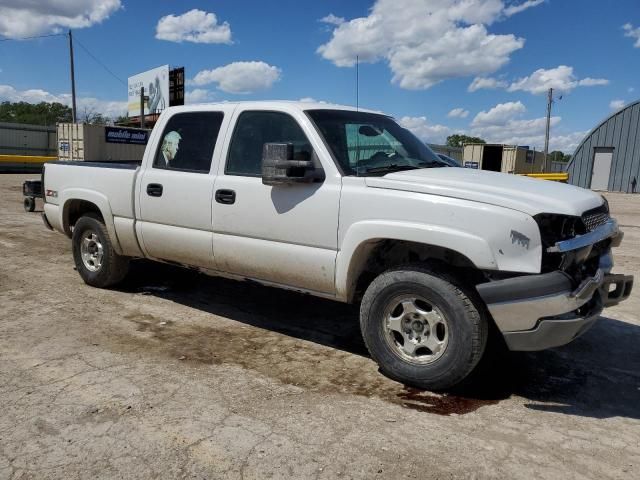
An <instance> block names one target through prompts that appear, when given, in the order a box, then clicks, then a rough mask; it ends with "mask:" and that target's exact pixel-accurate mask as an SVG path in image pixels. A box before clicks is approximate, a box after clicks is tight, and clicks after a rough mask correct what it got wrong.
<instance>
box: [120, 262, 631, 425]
mask: <svg viewBox="0 0 640 480" xmlns="http://www.w3.org/2000/svg"><path fill="white" fill-rule="evenodd" d="M120 289H121V290H122V291H126V292H129V293H139V294H145V295H153V296H157V297H160V298H163V299H166V300H169V301H173V302H176V303H178V304H181V305H185V306H188V307H191V308H193V309H196V310H198V311H201V312H206V313H209V314H213V315H219V316H221V317H225V318H228V319H231V320H234V321H237V322H241V323H243V324H245V325H248V326H252V327H256V328H258V329H262V330H263V331H264V332H265V334H264V335H265V337H266V336H268V335H271V337H272V338H270V339H266V340H263V341H256V342H253V341H251V340H250V339H247V338H246V337H247V334H246V330H243V332H237V333H234V332H230V331H229V329H228V328H226V329H224V330H223V329H220V328H218V327H216V326H215V324H213V325H212V326H206V327H199V328H196V327H193V326H189V327H185V328H184V329H183V330H177V329H176V328H177V327H176V326H175V325H173V326H172V325H168V326H165V327H162V328H160V327H157V326H155V325H154V324H152V323H150V322H148V321H146V320H144V319H142V320H140V321H138V330H139V331H145V332H147V333H150V334H152V335H153V336H154V341H155V343H154V345H158V344H161V345H162V347H161V348H164V350H163V351H164V352H165V353H168V354H170V355H173V356H174V357H177V356H178V355H181V359H182V358H185V359H186V360H190V361H193V362H200V363H214V364H215V363H239V364H240V365H242V366H244V367H246V368H251V369H255V370H258V371H260V372H262V373H265V374H268V375H272V376H276V377H277V378H278V379H279V380H281V381H283V382H288V383H292V384H295V385H299V386H303V387H305V386H306V387H308V388H311V389H316V390H317V389H320V390H322V391H335V392H341V393H351V394H355V395H363V396H377V397H379V398H381V399H383V400H388V401H390V402H392V403H395V404H400V405H402V406H403V407H405V408H410V409H414V410H419V411H424V412H429V413H436V414H441V415H450V414H464V413H469V412H471V411H474V410H476V409H477V408H480V407H482V406H486V405H491V404H495V403H498V402H500V401H501V400H506V399H508V398H510V397H512V396H517V397H521V398H524V399H525V403H524V406H525V408H527V409H532V410H538V411H544V412H553V413H563V414H566V415H576V416H583V417H592V418H608V417H616V416H620V417H628V418H635V419H640V355H638V353H637V352H638V350H637V348H638V347H637V346H638V344H640V326H637V325H633V324H630V323H626V322H622V321H619V320H615V319H612V318H607V317H602V318H601V319H600V320H599V321H598V322H597V324H596V325H595V326H594V327H593V328H592V329H591V330H590V331H588V332H587V333H586V334H584V335H583V336H582V337H581V338H579V339H577V340H576V341H574V342H573V343H571V344H570V345H567V346H565V347H562V348H559V349H554V350H548V351H543V352H533V353H513V352H508V351H506V349H504V348H495V349H492V351H493V352H494V353H493V355H490V356H487V358H485V359H484V360H483V362H482V364H481V365H480V366H479V368H478V369H477V372H475V373H474V375H472V377H471V378H470V379H469V381H467V382H465V384H464V385H463V386H461V387H459V388H457V389H456V390H455V391H452V392H448V393H446V394H434V393H432V392H423V391H420V390H417V389H412V388H406V387H403V386H401V385H399V384H398V383H396V382H392V381H390V380H388V379H386V378H385V377H383V376H382V375H381V374H379V373H377V372H375V371H373V373H371V370H372V369H371V368H370V361H369V360H368V353H367V350H366V347H365V345H364V343H363V341H362V338H361V336H360V331H359V324H358V323H359V322H358V307H357V306H354V305H345V304H341V303H337V302H332V301H329V300H323V299H320V298H316V297H311V296H309V295H303V294H299V293H294V292H287V291H284V290H280V289H275V288H268V287H263V286H260V285H256V284H252V283H250V282H236V281H232V280H226V279H222V278H213V277H208V276H206V275H202V274H199V273H197V272H194V271H189V270H187V269H183V268H178V267H173V266H169V265H162V264H158V263H151V262H146V261H139V262H138V261H137V262H134V263H133V264H132V272H131V275H130V276H129V277H128V279H127V281H126V283H125V284H123V285H122V286H121V287H120ZM125 318H129V317H125ZM134 321H136V320H135V319H134ZM164 323H165V325H166V323H167V322H164ZM168 323H170V324H172V323H173V322H168ZM172 328H173V330H172ZM245 328H246V327H245ZM232 330H233V329H232ZM273 333H276V334H281V335H273ZM222 337H224V343H223V342H222V341H221V340H220V339H221V338H222ZM299 340H302V341H304V342H303V343H300V342H298V341H299ZM234 342H235V346H234V347H233V348H232V347H229V346H228V344H230V343H231V344H233V343H234ZM305 342H311V344H319V345H323V346H327V347H330V348H331V349H332V350H330V352H331V353H329V354H323V353H322V352H320V353H319V354H318V352H317V351H316V350H311V349H309V348H308V347H306V346H305V345H307V344H306V343H305ZM495 346H497V347H501V346H502V345H501V342H499V341H496V345H495ZM243 350H246V351H251V354H252V355H251V356H247V355H246V354H244V352H243ZM240 354H242V355H240ZM250 359H253V360H250ZM287 363H290V364H291V365H290V366H289V367H288V366H287V365H286V364H287ZM320 363H322V367H319V366H318V365H319V364H320Z"/></svg>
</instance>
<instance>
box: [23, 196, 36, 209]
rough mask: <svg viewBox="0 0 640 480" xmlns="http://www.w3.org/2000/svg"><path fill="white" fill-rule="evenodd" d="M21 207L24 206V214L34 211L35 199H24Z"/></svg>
mask: <svg viewBox="0 0 640 480" xmlns="http://www.w3.org/2000/svg"><path fill="white" fill-rule="evenodd" d="M22 205H23V206H24V211H25V212H33V211H34V210H35V209H36V199H35V198H33V197H24V202H23V203H22Z"/></svg>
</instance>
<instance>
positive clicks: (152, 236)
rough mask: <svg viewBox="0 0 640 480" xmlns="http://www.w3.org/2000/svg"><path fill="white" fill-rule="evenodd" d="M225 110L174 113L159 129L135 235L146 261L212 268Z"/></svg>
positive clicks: (142, 186) (146, 171) (144, 174)
mask: <svg viewBox="0 0 640 480" xmlns="http://www.w3.org/2000/svg"><path fill="white" fill-rule="evenodd" d="M230 112H231V107H228V108H225V107H221V108H219V109H216V110H215V111H214V110H208V111H188V112H178V113H175V114H174V115H172V116H171V117H169V119H168V120H167V121H165V122H164V124H163V125H158V127H157V128H162V133H161V135H160V138H159V141H157V149H156V151H155V152H153V158H152V159H146V161H147V162H148V163H146V168H145V169H144V171H143V172H142V177H141V182H140V189H139V192H138V195H139V208H140V210H139V216H138V218H139V221H138V223H137V231H138V233H139V238H140V240H141V246H142V248H143V249H144V250H145V253H146V255H147V256H149V257H153V258H156V259H160V260H169V261H173V262H178V263H181V264H186V265H194V266H200V267H207V268H211V266H212V265H213V250H212V240H213V233H212V224H211V202H212V197H213V185H214V181H215V174H214V172H215V168H216V167H217V158H218V157H219V156H220V149H221V145H222V143H223V142H222V136H223V133H224V132H225V131H226V126H227V125H228V122H229V120H228V119H229V117H230V115H229V114H230Z"/></svg>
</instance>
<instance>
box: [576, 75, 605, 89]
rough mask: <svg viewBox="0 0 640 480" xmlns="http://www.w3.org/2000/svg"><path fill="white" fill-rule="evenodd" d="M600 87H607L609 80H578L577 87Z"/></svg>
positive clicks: (589, 78)
mask: <svg viewBox="0 0 640 480" xmlns="http://www.w3.org/2000/svg"><path fill="white" fill-rule="evenodd" d="M600 85H609V80H607V79H606V78H591V77H586V78H583V79H582V80H578V86H579V87H597V86H600Z"/></svg>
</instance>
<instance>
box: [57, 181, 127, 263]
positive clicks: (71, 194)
mask: <svg viewBox="0 0 640 480" xmlns="http://www.w3.org/2000/svg"><path fill="white" fill-rule="evenodd" d="M74 200H83V201H85V202H89V203H93V204H94V205H95V206H96V207H98V210H100V214H101V215H102V218H103V219H104V225H105V227H106V228H107V232H109V238H110V239H111V243H112V244H113V249H114V250H115V251H116V253H117V254H119V255H122V248H121V247H120V241H119V240H118V235H117V233H116V227H115V225H114V222H113V214H112V212H111V206H110V205H109V200H108V199H107V197H106V196H105V195H103V194H101V193H98V192H96V191H93V190H86V189H84V188H68V189H66V190H65V191H64V193H63V194H62V198H61V201H60V204H61V205H62V208H61V209H60V215H61V217H60V225H62V228H63V229H64V232H65V234H66V235H67V236H69V237H71V229H70V227H69V224H68V222H67V221H66V219H67V214H68V210H69V207H70V205H71V202H72V201H74Z"/></svg>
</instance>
